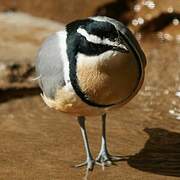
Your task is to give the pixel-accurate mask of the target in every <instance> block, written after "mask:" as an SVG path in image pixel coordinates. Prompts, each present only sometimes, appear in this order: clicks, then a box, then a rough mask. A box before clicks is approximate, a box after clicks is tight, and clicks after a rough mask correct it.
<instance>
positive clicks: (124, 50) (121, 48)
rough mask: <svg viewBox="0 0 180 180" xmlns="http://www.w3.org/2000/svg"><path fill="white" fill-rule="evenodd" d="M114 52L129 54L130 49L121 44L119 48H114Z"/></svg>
mask: <svg viewBox="0 0 180 180" xmlns="http://www.w3.org/2000/svg"><path fill="white" fill-rule="evenodd" d="M113 50H114V51H119V52H121V53H129V50H128V48H127V47H126V46H125V45H123V44H120V45H118V46H113Z"/></svg>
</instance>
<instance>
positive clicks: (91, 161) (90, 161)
mask: <svg viewBox="0 0 180 180" xmlns="http://www.w3.org/2000/svg"><path fill="white" fill-rule="evenodd" d="M94 164H95V161H94V159H88V160H86V161H85V162H83V163H81V164H78V165H75V167H76V168H79V167H83V166H86V170H87V171H92V170H93V168H94Z"/></svg>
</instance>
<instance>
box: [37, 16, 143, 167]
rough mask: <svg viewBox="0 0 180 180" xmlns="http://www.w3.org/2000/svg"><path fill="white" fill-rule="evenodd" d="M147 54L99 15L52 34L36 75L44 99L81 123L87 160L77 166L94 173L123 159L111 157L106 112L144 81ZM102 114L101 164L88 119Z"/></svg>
mask: <svg viewBox="0 0 180 180" xmlns="http://www.w3.org/2000/svg"><path fill="white" fill-rule="evenodd" d="M145 66H146V58H145V55H144V53H143V51H142V49H141V48H140V46H139V44H138V42H137V41H136V39H135V37H134V36H133V34H132V33H131V32H130V30H128V28H127V27H126V26H125V25H123V24H122V23H121V22H119V21H117V20H114V19H112V18H108V17H104V16H97V17H89V18H87V19H83V20H76V21H74V22H71V23H69V24H68V25H67V26H66V29H65V30H64V31H59V32H57V33H55V34H53V35H51V36H50V37H49V38H48V39H47V40H46V41H45V42H44V44H43V45H42V47H41V49H40V50H39V52H38V55H37V61H36V72H37V77H38V78H37V79H38V81H39V85H40V88H41V89H42V92H43V93H42V98H43V100H44V101H45V103H46V104H47V105H48V106H49V107H51V108H54V109H56V110H58V111H62V112H66V113H70V114H73V115H74V116H76V117H77V120H78V122H79V125H80V128H81V132H82V136H83V140H84V146H85V150H86V155H87V159H86V161H85V162H84V163H82V164H80V165H77V167H80V166H83V165H85V166H87V170H92V169H93V167H94V164H96V163H97V164H101V165H103V166H104V165H110V164H111V163H112V162H113V160H117V159H118V158H119V157H114V156H111V155H110V154H109V153H108V149H107V143H106V133H105V131H106V113H107V112H108V111H111V110H112V109H115V108H118V107H121V106H122V105H124V104H126V103H127V102H129V101H130V100H131V99H132V98H133V97H134V96H135V95H136V94H137V92H138V91H139V89H140V87H141V86H142V83H143V80H144V71H145ZM92 115H101V116H102V144H101V149H100V152H99V155H98V156H97V158H96V160H94V159H93V156H92V154H91V151H90V147H89V144H88V138H87V133H86V129H85V116H92Z"/></svg>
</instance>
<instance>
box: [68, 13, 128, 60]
mask: <svg viewBox="0 0 180 180" xmlns="http://www.w3.org/2000/svg"><path fill="white" fill-rule="evenodd" d="M118 24H119V22H118V21H116V20H114V19H111V18H107V17H103V16H97V17H90V18H88V19H84V20H77V21H74V22H72V23H70V24H68V25H67V26H66V31H67V47H68V49H67V51H68V52H67V53H68V55H69V56H71V57H72V56H76V55H78V54H83V55H85V56H86V57H87V56H88V57H92V56H93V57H94V56H96V57H99V56H102V55H103V57H104V58H109V57H110V56H114V55H116V54H118V53H129V49H128V47H127V45H126V43H125V41H124V39H123V38H122V36H121V34H120V29H119V27H118Z"/></svg>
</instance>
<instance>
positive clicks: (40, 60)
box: [35, 34, 65, 98]
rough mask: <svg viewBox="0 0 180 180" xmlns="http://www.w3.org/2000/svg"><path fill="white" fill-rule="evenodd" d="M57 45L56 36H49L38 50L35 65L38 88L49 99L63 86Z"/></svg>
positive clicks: (61, 64) (61, 65)
mask: <svg viewBox="0 0 180 180" xmlns="http://www.w3.org/2000/svg"><path fill="white" fill-rule="evenodd" d="M59 43H60V42H59V37H58V35H56V34H53V35H51V36H50V37H49V38H48V39H47V40H46V41H45V42H44V44H43V45H42V47H41V49H40V50H39V53H38V55H37V59H36V64H35V69H36V74H37V77H39V78H38V81H39V86H40V88H41V89H42V91H43V93H44V94H45V95H46V96H47V97H49V98H54V96H55V93H56V90H57V88H61V87H63V86H64V85H65V81H64V72H63V60H62V57H61V52H60V51H61V49H60V44H59Z"/></svg>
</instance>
